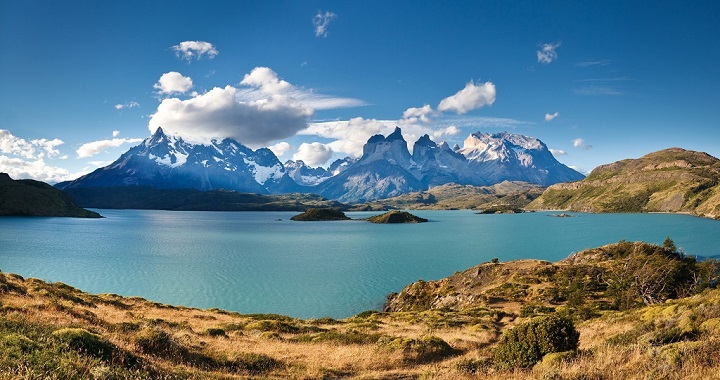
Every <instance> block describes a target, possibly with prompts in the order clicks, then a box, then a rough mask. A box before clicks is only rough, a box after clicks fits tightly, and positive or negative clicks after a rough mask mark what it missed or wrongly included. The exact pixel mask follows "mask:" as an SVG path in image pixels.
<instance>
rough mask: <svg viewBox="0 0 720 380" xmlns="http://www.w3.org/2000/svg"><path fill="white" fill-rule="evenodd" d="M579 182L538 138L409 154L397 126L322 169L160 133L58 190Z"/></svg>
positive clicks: (342, 197) (361, 190)
mask: <svg viewBox="0 0 720 380" xmlns="http://www.w3.org/2000/svg"><path fill="white" fill-rule="evenodd" d="M581 178H583V175H582V174H580V173H578V172H576V171H574V170H573V169H570V168H568V167H567V166H565V165H563V164H561V163H559V162H558V161H557V160H556V159H555V158H554V157H553V156H552V154H551V153H550V151H549V149H548V148H547V146H546V145H545V144H544V143H542V141H540V140H539V139H536V138H533V137H528V136H522V135H517V134H512V133H508V132H502V133H496V134H484V133H480V132H476V133H473V134H471V135H470V136H469V137H468V138H467V139H466V140H465V144H464V146H463V147H462V148H459V147H458V148H457V149H453V148H450V147H449V146H448V144H446V143H444V142H443V143H439V144H438V143H436V142H434V141H432V140H431V139H430V137H429V136H428V135H424V136H422V137H420V139H418V140H417V141H416V142H415V144H414V148H413V153H412V154H411V153H410V151H409V150H408V144H407V142H406V141H405V139H404V137H403V135H402V131H401V129H400V128H398V127H396V128H395V130H394V131H393V132H392V133H391V134H389V135H388V136H383V135H380V134H378V135H374V136H372V137H370V138H369V139H368V141H367V143H366V144H365V145H364V146H363V155H362V156H361V157H360V158H358V159H351V158H345V159H340V160H336V161H335V162H333V163H332V164H331V165H330V166H329V167H328V169H324V168H311V167H309V166H307V165H306V164H305V163H304V162H303V161H301V160H298V161H292V160H288V161H286V162H285V164H282V163H281V162H280V160H279V159H278V158H277V157H276V156H275V154H274V153H273V152H272V151H271V150H269V149H267V148H260V149H257V150H252V149H250V148H248V147H246V146H244V145H242V144H240V143H239V142H237V141H234V140H231V139H223V140H221V141H218V140H211V141H210V142H207V143H203V144H191V143H188V142H186V141H185V140H183V138H182V137H180V136H170V135H166V134H165V133H164V131H163V130H162V128H158V129H157V130H156V131H155V133H153V135H152V136H150V137H149V138H147V139H145V140H144V141H143V142H142V143H141V144H139V145H137V146H135V147H132V148H130V149H129V150H128V151H127V152H125V153H124V154H123V155H121V156H120V158H118V159H117V160H116V161H114V162H113V163H111V164H110V165H107V166H105V167H102V168H98V169H96V170H95V171H93V172H92V173H89V174H87V175H85V176H82V177H80V178H78V179H76V180H74V181H71V182H63V183H60V184H57V185H56V187H58V188H59V189H63V190H71V189H77V188H107V187H127V186H137V187H151V188H156V189H196V190H201V191H208V190H219V189H223V190H231V191H238V192H251V193H258V194H280V193H292V192H298V193H316V194H319V195H321V196H324V197H326V198H330V199H335V200H338V201H340V202H350V203H359V202H365V201H371V200H376V199H383V198H388V197H394V196H399V195H402V194H405V193H409V192H416V191H424V190H428V189H430V188H431V187H435V186H440V185H445V184H448V183H457V184H460V185H473V186H488V185H494V184H496V183H500V182H503V181H525V182H530V183H535V184H539V185H542V186H546V185H548V184H553V183H557V182H564V181H571V180H577V179H581Z"/></svg>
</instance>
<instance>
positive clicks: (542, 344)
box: [493, 315, 580, 369]
mask: <svg viewBox="0 0 720 380" xmlns="http://www.w3.org/2000/svg"><path fill="white" fill-rule="evenodd" d="M579 338H580V333H578V332H577V330H576V329H575V326H574V325H573V323H572V321H571V320H570V319H567V318H564V317H560V316H557V315H549V316H543V317H538V318H535V319H533V320H531V321H529V322H526V323H523V324H520V325H517V326H515V327H513V328H512V329H510V330H508V331H506V332H505V333H504V334H503V336H502V338H501V339H500V343H498V345H497V347H496V348H495V352H494V357H493V360H494V361H495V364H496V365H497V366H498V367H500V368H504V369H512V368H527V367H530V366H532V365H534V364H535V363H537V362H538V361H539V360H540V359H542V357H543V356H544V355H545V354H548V353H551V352H563V351H570V350H574V349H577V346H578V340H579Z"/></svg>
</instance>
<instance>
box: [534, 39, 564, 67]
mask: <svg viewBox="0 0 720 380" xmlns="http://www.w3.org/2000/svg"><path fill="white" fill-rule="evenodd" d="M559 47H560V42H553V43H549V44H542V45H540V50H538V51H537V61H538V62H539V63H543V64H546V65H547V64H549V63H552V62H554V61H556V60H557V52H556V51H555V49H557V48H559Z"/></svg>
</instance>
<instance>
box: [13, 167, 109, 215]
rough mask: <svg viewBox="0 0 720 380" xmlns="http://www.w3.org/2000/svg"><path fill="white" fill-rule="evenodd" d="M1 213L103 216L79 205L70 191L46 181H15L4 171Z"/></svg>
mask: <svg viewBox="0 0 720 380" xmlns="http://www.w3.org/2000/svg"><path fill="white" fill-rule="evenodd" d="M0 216H70V217H77V218H99V217H100V214H98V213H96V212H94V211H89V210H85V209H83V208H80V207H78V206H77V205H76V204H74V203H73V202H72V200H70V198H69V197H68V196H67V195H65V194H63V193H62V192H61V191H60V190H57V189H55V188H53V187H52V186H50V185H48V184H46V183H44V182H40V181H34V180H30V179H25V180H17V181H15V180H13V179H12V178H10V176H9V175H7V174H6V173H0Z"/></svg>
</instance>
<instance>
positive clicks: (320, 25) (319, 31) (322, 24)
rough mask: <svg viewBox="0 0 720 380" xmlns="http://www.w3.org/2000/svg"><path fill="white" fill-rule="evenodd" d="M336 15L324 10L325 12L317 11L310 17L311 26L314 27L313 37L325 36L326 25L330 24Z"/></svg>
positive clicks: (326, 32) (326, 31)
mask: <svg viewBox="0 0 720 380" xmlns="http://www.w3.org/2000/svg"><path fill="white" fill-rule="evenodd" d="M336 17H337V15H336V14H335V13H332V12H330V11H325V13H323V12H322V11H318V13H317V14H316V15H315V17H313V19H312V23H313V26H314V27H315V37H323V38H325V37H327V34H328V30H327V28H328V25H330V23H331V22H332V21H333V20H334V19H335V18H336Z"/></svg>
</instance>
